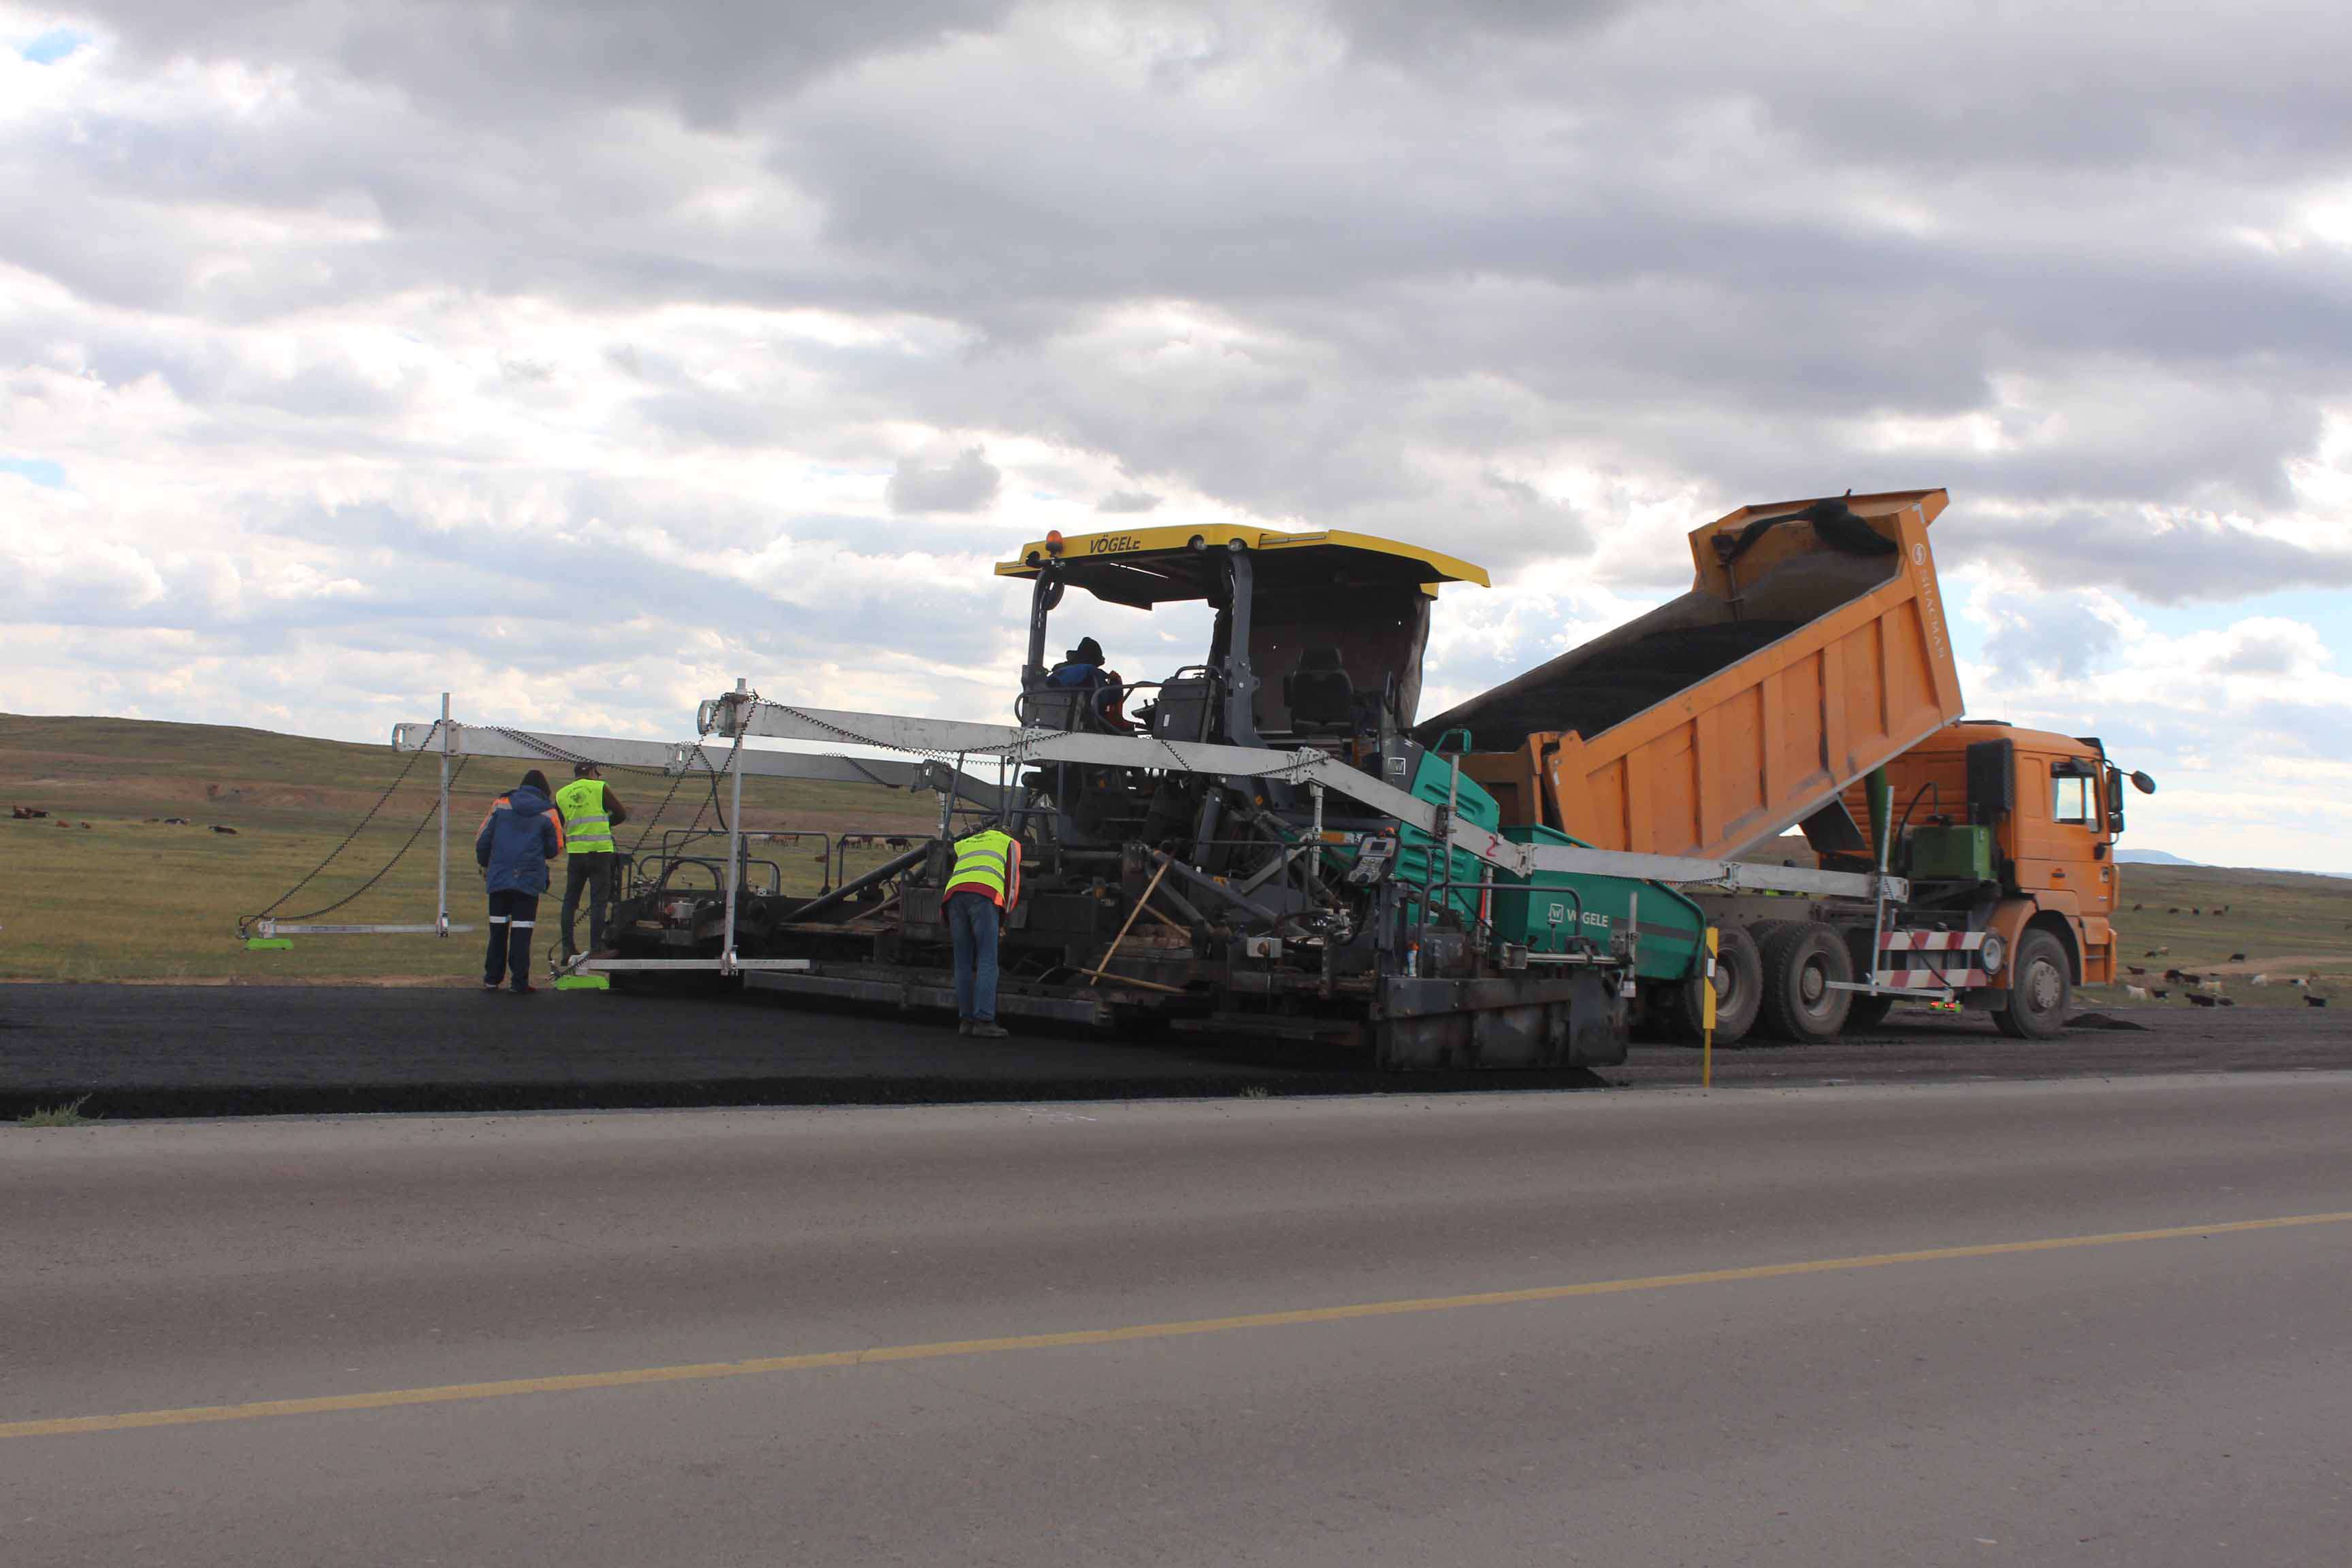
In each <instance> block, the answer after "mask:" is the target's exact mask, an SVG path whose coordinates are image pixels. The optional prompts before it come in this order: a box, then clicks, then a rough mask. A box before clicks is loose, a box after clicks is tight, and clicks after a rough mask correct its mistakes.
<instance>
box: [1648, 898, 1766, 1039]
mask: <svg viewBox="0 0 2352 1568" xmlns="http://www.w3.org/2000/svg"><path fill="white" fill-rule="evenodd" d="M1716 941H1717V950H1716V954H1715V981H1714V985H1715V1043H1716V1044H1717V1045H1718V1046H1736V1045H1738V1043H1739V1042H1740V1041H1741V1040H1743V1039H1746V1038H1747V1037H1748V1031H1749V1030H1750V1029H1753V1028H1754V1027H1755V1026H1756V1012H1757V1009H1758V1008H1759V1007H1760V1006H1761V1005H1763V1001H1764V965H1763V961H1762V960H1761V959H1759V957H1758V956H1757V952H1756V939H1755V938H1753V937H1751V936H1749V935H1748V931H1747V929H1746V928H1745V927H1742V926H1725V927H1723V928H1722V930H1721V931H1719V932H1718V933H1717V938H1716ZM1705 984H1708V982H1707V980H1706V976H1705V975H1700V974H1694V975H1692V976H1691V977H1690V978H1689V979H1688V980H1685V981H1684V982H1683V983H1682V984H1680V985H1677V986H1675V990H1674V994H1673V997H1672V1000H1671V1002H1670V1004H1669V1008H1668V1026H1669V1027H1670V1028H1671V1029H1672V1031H1673V1033H1674V1037H1675V1039H1677V1040H1679V1041H1681V1042H1682V1043H1683V1044H1685V1045H1690V1046H1696V1045H1698V1044H1701V1043H1702V1042H1703V1041H1704V1040H1705V1039H1706V1002H1705V999H1704V998H1703V997H1702V995H1701V994H1700V992H1699V987H1700V986H1702V985H1705Z"/></svg>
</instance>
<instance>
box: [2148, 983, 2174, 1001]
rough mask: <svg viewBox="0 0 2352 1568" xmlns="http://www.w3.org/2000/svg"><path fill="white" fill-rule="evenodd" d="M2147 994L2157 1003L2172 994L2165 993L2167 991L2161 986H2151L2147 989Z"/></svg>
mask: <svg viewBox="0 0 2352 1568" xmlns="http://www.w3.org/2000/svg"><path fill="white" fill-rule="evenodd" d="M2147 994H2149V995H2151V996H2153V997H2155V998H2156V999H2157V1000H2158V1001H2159V1002H2161V1001H2163V1000H2164V999H2165V998H2166V997H2168V996H2169V995H2171V994H2172V993H2171V992H2169V991H2167V990H2166V989H2165V988H2164V987H2163V986H2161V985H2156V986H2151V987H2149V989H2148V993H2147Z"/></svg>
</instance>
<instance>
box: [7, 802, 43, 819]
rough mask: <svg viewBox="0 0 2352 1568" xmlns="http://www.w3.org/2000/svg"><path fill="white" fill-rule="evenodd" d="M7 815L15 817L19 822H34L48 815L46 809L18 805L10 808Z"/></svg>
mask: <svg viewBox="0 0 2352 1568" xmlns="http://www.w3.org/2000/svg"><path fill="white" fill-rule="evenodd" d="M8 815H9V816H13V817H15V818H16V820H17V821H19V822H36V821H38V820H39V819H40V818H42V817H44V816H48V815H49V814H48V812H47V810H46V809H44V808H43V807H40V806H37V805H19V806H15V807H12V808H11V809H10V811H9V813H8Z"/></svg>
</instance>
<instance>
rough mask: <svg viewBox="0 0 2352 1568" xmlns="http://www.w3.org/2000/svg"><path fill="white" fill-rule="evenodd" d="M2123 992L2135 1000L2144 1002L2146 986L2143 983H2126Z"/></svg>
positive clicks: (2145, 999)
mask: <svg viewBox="0 0 2352 1568" xmlns="http://www.w3.org/2000/svg"><path fill="white" fill-rule="evenodd" d="M2124 994H2125V995H2126V996H2128V997H2130V998H2131V999H2132V1000H2133V1001H2135V1002H2145V1001H2147V999H2148V996H2147V986H2145V985H2126V986H2125V987H2124Z"/></svg>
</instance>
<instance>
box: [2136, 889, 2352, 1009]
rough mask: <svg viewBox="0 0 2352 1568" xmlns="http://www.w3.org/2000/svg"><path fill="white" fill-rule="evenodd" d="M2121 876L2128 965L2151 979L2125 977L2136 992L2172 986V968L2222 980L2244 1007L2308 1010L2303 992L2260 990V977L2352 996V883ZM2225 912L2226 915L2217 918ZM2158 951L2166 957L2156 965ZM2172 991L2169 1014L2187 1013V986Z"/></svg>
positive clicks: (2281, 987) (2272, 987)
mask: <svg viewBox="0 0 2352 1568" xmlns="http://www.w3.org/2000/svg"><path fill="white" fill-rule="evenodd" d="M2116 869H2117V871H2118V872H2119V874H2120V875H2121V877H2122V879H2123V884H2122V885H2123V894H2122V900H2121V904H2120V907H2119V908H2118V909H2117V910H2116V917H2115V923H2116V949H2117V951H2118V952H2119V953H2120V955H2121V957H2120V962H2121V963H2125V964H2129V965H2133V966H2136V967H2138V968H2141V969H2145V970H2147V974H2146V975H2144V976H2143V975H2125V976H2123V977H2122V978H2124V979H2125V980H2127V981H2129V982H2130V983H2131V984H2136V985H2147V986H2167V985H2168V982H2167V981H2165V980H2164V978H2163V974H2164V972H2165V971H2166V970H2168V969H2183V970H2187V971H2189V973H2196V974H2205V973H2219V975H2220V978H2221V980H2222V982H2223V984H2224V988H2225V989H2226V991H2227V992H2228V994H2230V995H2231V997H2233V998H2235V999H2236V1001H2237V1003H2238V1005H2240V1006H2283V1007H2300V1006H2302V1005H2303V994H2302V993H2301V992H2300V991H2298V990H2296V989H2295V988H2294V987H2292V986H2288V985H2279V984H2273V985H2268V986H2258V985H2255V984H2252V975H2253V974H2255V973H2269V974H2270V975H2271V976H2272V977H2273V979H2278V978H2281V977H2284V976H2286V975H2305V976H2309V975H2313V974H2316V975H2317V976H2318V983H2317V984H2315V985H2314V986H2313V987H2312V990H2313V992H2314V993H2315V994H2319V995H2326V996H2352V880H2347V879H2344V878H2340V877H2319V876H2309V875H2305V874H2302V873H2298V872H2293V871H2251V870H2231V869H2226V868H2210V867H2190V866H2132V865H2126V866H2120V867H2118V868H2116ZM2135 905H2137V906H2138V907H2137V908H2134V906H2135ZM2224 908H2226V909H2227V910H2229V912H2228V913H2227V914H2221V913H2219V912H2217V911H2219V910H2222V909H2224ZM2175 910H2178V911H2179V912H2178V913H2175V912H2173V911H2175ZM2195 910H2202V911H2203V912H2202V913H2201V914H2200V913H2195V912H2192V911H2195ZM2159 948H2161V949H2166V950H2168V951H2166V952H2161V953H2158V954H2157V955H2156V956H2153V957H2151V956H2148V954H2149V952H2150V951H2151V950H2153V949H2159ZM2241 952H2242V953H2244V954H2245V955H2246V956H2245V959H2244V961H2243V962H2233V961H2232V959H2231V954H2233V953H2241ZM2168 988H2169V989H2170V990H2171V991H2172V993H2173V995H2172V998H2171V1001H2170V1004H2169V1005H2173V1006H2182V1005H2186V1004H2184V1003H2183V1002H2182V1001H2181V991H2180V987H2179V986H2178V985H2169V987H2168ZM2096 994H2097V995H2098V996H2099V997H2100V998H2101V999H2103V1000H2105V999H2110V998H2113V999H2120V998H2122V996H2123V991H2122V989H2121V987H2120V986H2118V987H2116V989H2115V990H2113V991H2112V992H2109V991H2107V990H2106V989H2105V988H2104V987H2102V988H2099V990H2098V991H2097V992H2096ZM2336 1005H2346V1004H2343V1003H2338V1004H2336Z"/></svg>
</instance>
